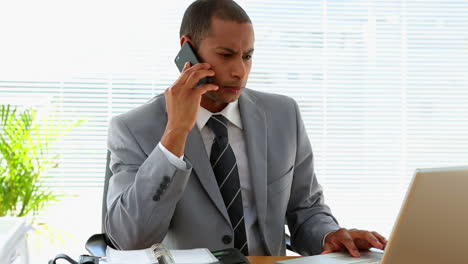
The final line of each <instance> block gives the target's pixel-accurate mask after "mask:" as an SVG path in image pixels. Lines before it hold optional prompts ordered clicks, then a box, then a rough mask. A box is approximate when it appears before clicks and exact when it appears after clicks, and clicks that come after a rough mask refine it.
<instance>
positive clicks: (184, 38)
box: [180, 35, 193, 47]
mask: <svg viewBox="0 0 468 264" xmlns="http://www.w3.org/2000/svg"><path fill="white" fill-rule="evenodd" d="M187 41H188V42H189V43H190V45H192V47H193V41H192V39H191V38H190V37H188V36H187V35H183V36H182V37H181V38H180V46H181V47H182V45H184V44H185V42H187Z"/></svg>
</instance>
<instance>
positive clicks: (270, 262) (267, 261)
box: [247, 256, 300, 264]
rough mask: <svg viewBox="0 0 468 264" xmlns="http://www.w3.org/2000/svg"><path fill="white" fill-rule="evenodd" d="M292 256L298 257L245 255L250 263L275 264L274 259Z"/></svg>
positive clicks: (278, 259)
mask: <svg viewBox="0 0 468 264" xmlns="http://www.w3.org/2000/svg"><path fill="white" fill-rule="evenodd" d="M293 258H300V257H284V256H283V257H271V256H267V257H263V256H255V257H252V256H250V257H247V259H248V260H249V261H250V263H252V264H275V263H276V261H280V260H285V259H293Z"/></svg>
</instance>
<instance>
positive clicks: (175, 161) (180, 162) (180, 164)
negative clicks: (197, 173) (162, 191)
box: [158, 142, 187, 170]
mask: <svg viewBox="0 0 468 264" xmlns="http://www.w3.org/2000/svg"><path fill="white" fill-rule="evenodd" d="M158 146H159V148H160V149H161V150H162V152H163V153H164V155H165V156H166V158H167V159H168V160H169V162H170V163H171V164H172V165H174V166H176V167H177V168H178V169H179V170H185V169H187V164H186V163H185V161H184V155H182V156H181V157H177V156H176V155H174V153H172V152H170V151H169V150H167V148H166V147H164V145H163V144H161V142H159V144H158Z"/></svg>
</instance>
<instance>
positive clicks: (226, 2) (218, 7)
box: [180, 0, 252, 49]
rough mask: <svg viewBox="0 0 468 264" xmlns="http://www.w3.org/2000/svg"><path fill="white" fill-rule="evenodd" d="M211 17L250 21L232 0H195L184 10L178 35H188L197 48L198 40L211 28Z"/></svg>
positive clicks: (243, 21)
mask: <svg viewBox="0 0 468 264" xmlns="http://www.w3.org/2000/svg"><path fill="white" fill-rule="evenodd" d="M213 17H216V18H219V19H222V20H226V21H234V22H238V23H252V21H250V18H249V16H248V15H247V13H246V12H245V11H244V9H242V7H240V6H239V5H238V4H237V3H236V2H234V1H233V0H197V1H195V2H193V3H192V4H190V6H189V7H188V8H187V10H185V13H184V17H183V18H182V24H181V25H180V37H182V36H183V35H186V36H188V37H189V38H190V39H191V40H192V41H193V42H194V44H195V46H196V47H195V48H196V49H198V46H199V44H200V41H201V40H202V39H203V38H204V37H205V35H206V34H207V33H209V31H210V29H211V19H212V18H213Z"/></svg>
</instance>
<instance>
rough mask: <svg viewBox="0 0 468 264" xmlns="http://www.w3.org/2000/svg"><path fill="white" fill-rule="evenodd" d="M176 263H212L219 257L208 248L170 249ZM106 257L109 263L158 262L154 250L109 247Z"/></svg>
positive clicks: (146, 263)
mask: <svg viewBox="0 0 468 264" xmlns="http://www.w3.org/2000/svg"><path fill="white" fill-rule="evenodd" d="M169 252H170V254H171V255H172V258H173V259H174V263H175V264H210V263H218V259H217V258H216V257H215V256H214V255H213V254H212V253H211V252H210V251H209V250H208V249H207V248H195V249H185V250H169ZM106 259H107V263H109V264H130V263H131V264H154V263H158V260H157V259H156V256H155V255H154V252H153V250H151V249H150V248H147V249H141V250H115V249H113V248H110V247H107V249H106Z"/></svg>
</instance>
